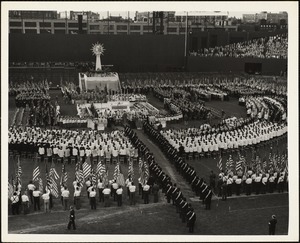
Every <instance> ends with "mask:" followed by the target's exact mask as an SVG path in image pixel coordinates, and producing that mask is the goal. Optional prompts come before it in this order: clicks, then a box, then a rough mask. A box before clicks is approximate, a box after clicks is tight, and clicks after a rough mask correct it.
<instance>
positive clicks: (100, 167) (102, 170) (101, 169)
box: [96, 160, 106, 177]
mask: <svg viewBox="0 0 300 243" xmlns="http://www.w3.org/2000/svg"><path fill="white" fill-rule="evenodd" d="M105 172H106V169H105V165H103V164H102V163H101V160H99V162H98V164H97V168H96V174H97V175H98V176H100V177H102V175H103V174H104V173H105Z"/></svg>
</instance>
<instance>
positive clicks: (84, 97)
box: [61, 82, 107, 103]
mask: <svg viewBox="0 0 300 243" xmlns="http://www.w3.org/2000/svg"><path fill="white" fill-rule="evenodd" d="M61 92H62V96H63V97H64V100H65V101H66V103H72V102H76V101H85V102H87V103H91V102H94V103H105V102H107V94H106V92H105V90H100V89H95V90H88V91H80V88H79V87H78V86H76V85H75V84H74V83H72V82H70V83H67V84H66V85H64V86H62V87H61Z"/></svg>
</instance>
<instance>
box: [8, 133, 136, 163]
mask: <svg viewBox="0 0 300 243" xmlns="http://www.w3.org/2000/svg"><path fill="white" fill-rule="evenodd" d="M21 141H22V142H23V143H26V144H31V146H37V147H38V153H39V155H40V156H52V155H55V156H56V155H57V156H58V157H61V158H63V157H69V156H71V155H72V156H80V157H83V156H100V157H106V156H118V155H124V156H125V155H127V156H133V157H136V156H137V153H138V151H137V149H136V148H134V147H133V145H132V144H131V142H130V141H129V140H128V138H127V137H126V136H125V135H124V132H123V131H121V130H115V131H112V132H110V133H107V132H99V131H74V130H66V129H53V130H49V129H40V128H31V127H26V128H24V129H23V128H11V129H10V130H9V143H17V142H21Z"/></svg>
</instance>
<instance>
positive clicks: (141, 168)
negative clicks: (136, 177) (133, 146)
mask: <svg viewBox="0 0 300 243" xmlns="http://www.w3.org/2000/svg"><path fill="white" fill-rule="evenodd" d="M143 165H144V164H143V161H142V159H141V158H139V173H140V174H142V172H143Z"/></svg>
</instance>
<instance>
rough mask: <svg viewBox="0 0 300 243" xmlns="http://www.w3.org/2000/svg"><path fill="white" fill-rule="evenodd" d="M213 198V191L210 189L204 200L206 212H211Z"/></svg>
mask: <svg viewBox="0 0 300 243" xmlns="http://www.w3.org/2000/svg"><path fill="white" fill-rule="evenodd" d="M211 198H212V190H211V189H210V187H208V190H207V192H206V195H205V198H204V203H205V209H206V210H210V205H211Z"/></svg>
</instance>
